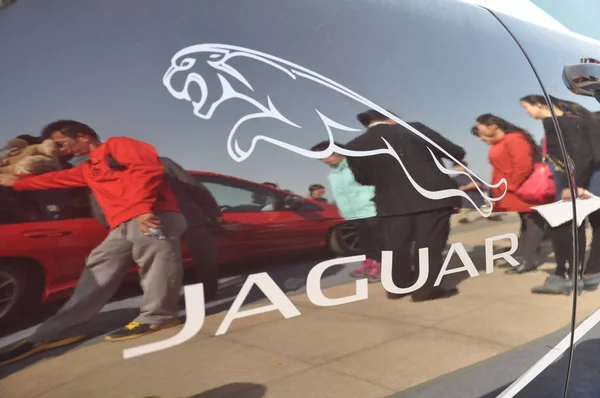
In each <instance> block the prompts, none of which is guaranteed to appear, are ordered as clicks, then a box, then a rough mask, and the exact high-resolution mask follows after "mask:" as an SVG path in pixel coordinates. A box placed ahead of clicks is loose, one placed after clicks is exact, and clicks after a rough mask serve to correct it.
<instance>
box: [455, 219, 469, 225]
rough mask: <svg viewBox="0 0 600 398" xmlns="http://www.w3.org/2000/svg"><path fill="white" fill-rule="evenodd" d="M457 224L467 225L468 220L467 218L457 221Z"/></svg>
mask: <svg viewBox="0 0 600 398" xmlns="http://www.w3.org/2000/svg"><path fill="white" fill-rule="evenodd" d="M458 223H459V224H468V223H469V219H468V218H461V219H460V220H458Z"/></svg>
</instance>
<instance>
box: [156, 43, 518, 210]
mask: <svg viewBox="0 0 600 398" xmlns="http://www.w3.org/2000/svg"><path fill="white" fill-rule="evenodd" d="M201 55H204V56H205V57H206V58H207V59H206V60H205V62H206V64H208V65H209V66H210V67H211V68H213V69H215V70H216V72H214V71H211V72H213V73H216V74H217V77H218V79H219V82H220V84H221V89H222V94H221V96H220V97H218V98H217V99H216V100H215V101H214V102H209V101H208V99H209V98H210V96H211V95H214V94H212V93H211V92H209V87H208V84H207V81H206V79H205V78H204V77H203V76H202V75H201V74H199V73H196V72H190V73H189V74H188V75H187V76H186V79H185V84H184V85H183V88H182V89H181V90H180V91H178V90H176V89H175V88H173V84H172V79H173V77H174V76H175V75H176V74H178V73H180V72H189V71H190V70H191V69H192V68H193V67H194V66H196V62H197V58H192V57H200V56H201ZM238 57H240V58H247V59H252V60H255V61H259V62H261V63H263V64H266V65H269V66H272V67H274V68H276V69H277V70H279V71H281V72H283V73H285V74H287V75H288V76H289V77H290V78H291V79H294V80H298V78H303V79H306V80H309V81H312V82H315V83H317V84H320V85H321V86H324V87H327V88H329V89H331V90H334V91H336V92H338V93H340V94H342V95H345V96H347V97H349V98H351V99H352V100H354V101H357V102H360V103H362V104H364V105H365V106H366V107H369V108H371V109H374V110H376V111H378V112H380V113H381V114H383V115H385V116H387V117H388V118H390V119H392V120H394V121H396V122H397V123H399V124H400V125H402V126H403V127H405V128H407V129H408V130H409V131H411V132H412V133H413V134H415V135H417V136H418V137H420V138H421V139H423V140H424V141H426V142H427V143H428V144H429V145H432V146H433V147H435V148H436V149H437V150H439V151H441V152H442V153H444V154H445V155H446V156H447V157H448V159H450V160H451V161H453V162H455V163H457V164H459V165H461V166H463V167H464V169H465V171H457V170H452V169H448V168H446V167H445V166H444V165H442V164H441V163H440V161H439V160H438V159H437V157H436V156H435V155H434V154H433V152H432V150H431V148H430V147H428V148H427V149H428V150H429V152H430V154H431V157H432V159H433V161H434V162H435V164H436V166H437V167H438V169H439V171H440V172H441V173H444V174H447V175H458V174H460V175H465V176H467V177H468V178H469V179H470V180H471V181H473V182H475V180H474V177H476V178H477V179H478V180H479V181H480V182H481V183H483V184H485V185H486V186H487V187H488V188H499V187H501V186H504V193H502V194H500V195H498V196H496V197H490V196H489V195H487V194H485V193H484V192H483V191H482V190H481V188H480V187H479V186H477V191H478V192H479V194H481V195H482V196H483V198H484V199H485V201H486V202H487V203H488V204H489V205H490V206H489V207H486V208H482V207H480V206H477V205H476V204H475V202H474V201H473V199H471V198H470V197H469V196H468V195H467V194H466V193H465V192H463V191H461V190H459V189H446V190H441V191H429V190H427V189H425V188H423V187H421V186H420V185H419V184H418V183H417V182H416V181H415V180H414V179H413V178H412V176H411V174H410V171H409V170H407V169H406V166H405V165H404V163H403V162H402V159H401V158H400V156H399V155H398V153H396V151H395V150H394V149H393V148H392V146H391V145H390V144H389V143H388V142H387V141H386V140H385V139H384V138H382V139H383V141H384V143H385V144H386V146H387V149H379V150H371V151H365V152H361V151H351V150H348V149H345V148H340V147H338V146H337V145H336V144H335V140H334V138H333V132H332V129H337V130H341V131H354V132H358V131H360V130H358V129H355V128H352V127H348V126H345V125H343V124H341V123H338V122H336V121H334V120H332V119H330V118H329V117H327V116H325V115H323V114H322V113H321V112H319V110H318V109H315V112H316V113H317V114H318V115H319V117H320V118H321V121H322V123H323V125H324V127H325V129H326V131H327V137H328V139H329V142H330V145H329V148H327V149H326V150H323V151H311V150H307V149H304V148H301V147H299V146H296V145H293V144H289V143H287V142H284V141H281V140H277V139H274V138H272V137H268V136H264V135H257V136H255V137H254V138H253V139H252V143H251V145H250V148H249V149H247V150H243V149H242V148H240V146H239V143H238V140H237V139H236V132H237V130H238V128H239V127H241V125H242V124H243V123H244V122H247V121H249V120H254V119H262V118H272V119H276V120H279V121H280V122H283V123H286V124H288V125H290V126H293V127H296V128H302V127H301V126H300V125H298V124H296V123H294V122H293V121H290V120H289V119H288V118H287V117H286V116H285V115H283V114H282V113H281V112H280V111H279V110H278V109H277V108H276V107H275V105H274V104H273V103H272V102H271V98H270V97H269V96H267V98H266V102H267V104H266V105H265V104H263V103H262V102H261V101H259V100H257V99H255V98H253V97H251V96H250V95H249V94H244V93H240V92H239V91H237V90H236V89H234V88H233V85H234V83H233V82H230V81H229V80H227V79H226V77H225V76H224V74H225V75H227V76H229V77H231V78H232V79H233V80H235V81H238V82H240V83H242V84H243V85H244V86H245V87H246V89H247V90H249V91H250V92H252V91H254V89H253V87H252V85H251V84H250V83H249V82H248V80H247V79H246V78H245V76H244V74H243V73H241V72H240V71H238V70H237V69H235V68H234V67H233V66H231V65H230V64H228V63H227V62H228V61H231V60H234V59H235V58H238ZM163 84H164V86H165V87H166V88H167V90H168V91H169V93H170V94H171V95H172V96H173V97H175V98H176V99H180V100H185V101H188V102H191V104H192V107H193V109H194V115H195V116H198V117H199V118H201V119H210V118H212V117H213V115H214V114H215V112H216V111H217V108H218V107H219V106H220V105H221V104H223V103H224V102H226V101H228V100H232V99H239V100H243V101H246V102H248V103H250V104H252V105H253V106H254V107H256V108H257V109H258V110H259V112H257V113H252V114H249V115H246V116H244V117H242V118H241V119H239V120H238V121H237V122H236V123H235V124H234V126H233V127H232V128H231V131H230V132H229V135H228V138H227V152H228V154H229V156H230V157H231V158H232V159H233V160H235V161H237V162H241V161H244V160H245V159H247V158H248V157H249V156H250V155H251V154H252V152H253V151H254V148H255V147H256V144H257V143H258V142H259V141H265V142H269V143H271V144H273V145H276V146H279V147H281V148H284V149H287V150H288V151H291V152H294V153H297V154H298V155H301V156H305V157H307V158H312V159H322V158H325V157H328V156H330V155H331V154H333V153H339V154H341V155H345V156H355V157H364V156H374V155H381V154H387V155H390V156H392V157H394V158H395V159H396V160H397V161H398V163H399V164H400V166H401V167H402V169H403V170H404V172H405V173H406V175H407V177H408V179H409V182H410V183H411V184H412V186H413V187H414V188H415V189H416V190H417V192H419V193H420V194H421V195H423V196H424V197H426V198H428V199H432V200H441V199H446V198H451V197H462V198H465V199H466V200H468V201H469V202H471V203H472V204H473V206H474V208H475V209H476V210H477V211H478V212H479V213H480V214H481V215H482V216H483V217H489V216H490V215H491V214H492V212H493V202H497V201H499V200H501V199H502V198H503V197H504V195H505V194H506V192H507V189H508V186H507V183H506V180H505V179H501V180H500V181H499V182H498V183H496V184H493V185H491V184H489V183H487V182H486V181H485V180H484V179H482V178H481V177H478V176H477V174H475V173H473V172H472V171H471V170H469V168H468V167H467V166H465V165H463V164H462V163H461V162H460V161H459V160H458V159H456V158H454V157H453V156H452V155H450V154H449V153H448V152H447V151H446V150H445V149H444V148H442V147H441V146H439V145H437V144H436V143H435V142H433V141H432V140H431V139H430V138H429V137H427V136H425V135H424V134H422V133H421V132H420V131H419V130H417V129H415V128H414V127H412V126H411V125H409V124H407V123H406V122H404V121H403V120H402V119H400V118H398V117H397V116H396V115H394V114H393V113H391V112H389V111H388V110H386V109H383V108H382V107H380V106H379V105H377V104H375V103H373V102H372V101H369V100H368V99H366V98H364V97H362V96H361V95H359V94H357V93H355V92H354V91H352V90H350V89H349V88H347V87H345V86H343V85H341V84H339V83H337V82H335V81H334V80H331V79H329V78H327V77H325V76H322V75H320V74H318V73H316V72H314V71H312V70H310V69H307V68H304V67H302V66H300V65H297V64H294V63H292V62H290V61H287V60H284V59H282V58H278V57H275V56H273V55H270V54H265V53H262V52H259V51H256V50H252V49H248V48H244V47H237V46H231V45H225V44H212V43H211V44H208V43H207V44H198V45H194V46H190V47H186V48H184V49H182V50H180V51H178V52H177V53H176V54H175V55H174V56H173V58H172V60H171V66H170V67H169V69H168V70H167V72H166V73H165V75H164V76H163ZM192 84H196V85H197V86H198V87H199V88H200V91H201V94H200V95H201V97H200V99H199V100H197V101H194V100H193V99H192V97H191V95H190V93H189V88H190V85H192ZM291 94H292V95H293V93H291Z"/></svg>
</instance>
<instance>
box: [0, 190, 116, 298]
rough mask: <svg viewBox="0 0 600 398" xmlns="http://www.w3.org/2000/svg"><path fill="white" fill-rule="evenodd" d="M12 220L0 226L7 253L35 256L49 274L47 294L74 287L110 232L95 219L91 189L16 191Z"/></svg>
mask: <svg viewBox="0 0 600 398" xmlns="http://www.w3.org/2000/svg"><path fill="white" fill-rule="evenodd" d="M14 200H15V203H14V207H12V208H13V209H15V213H14V217H13V219H7V220H8V221H11V220H12V221H14V222H6V223H4V225H2V226H0V252H2V254H3V256H7V257H16V258H32V259H35V260H36V261H37V262H38V263H40V264H41V265H42V266H43V267H44V269H45V273H46V288H47V292H48V293H50V294H51V293H52V292H54V291H59V290H63V289H65V288H66V289H67V290H68V288H69V287H72V286H74V285H75V284H76V283H77V280H78V279H79V276H80V274H81V271H82V269H83V267H84V265H85V259H86V257H87V255H88V254H89V253H90V252H91V251H92V250H93V249H94V247H96V246H97V245H98V244H99V243H100V242H101V241H102V240H103V239H104V237H105V236H106V229H105V228H104V227H103V226H102V225H101V224H100V223H99V222H97V221H96V220H95V219H94V218H92V216H91V214H90V209H89V206H88V204H87V192H86V191H85V190H82V189H63V190H50V191H39V192H23V193H19V194H15V196H14Z"/></svg>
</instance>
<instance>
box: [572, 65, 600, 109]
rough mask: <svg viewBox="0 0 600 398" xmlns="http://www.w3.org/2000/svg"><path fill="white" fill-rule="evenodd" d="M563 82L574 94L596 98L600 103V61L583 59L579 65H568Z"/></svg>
mask: <svg viewBox="0 0 600 398" xmlns="http://www.w3.org/2000/svg"><path fill="white" fill-rule="evenodd" d="M563 82H564V83H565V86H567V88H568V89H569V90H571V92H572V93H574V94H577V95H583V96H586V97H594V98H596V100H597V101H598V102H600V61H598V60H595V59H593V58H582V59H581V60H580V63H578V64H566V65H565V66H564V68H563Z"/></svg>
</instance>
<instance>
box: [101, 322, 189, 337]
mask: <svg viewBox="0 0 600 398" xmlns="http://www.w3.org/2000/svg"><path fill="white" fill-rule="evenodd" d="M177 325H181V319H179V318H176V319H173V320H172V321H168V322H165V323H161V324H160V325H152V324H150V323H144V322H137V321H133V322H129V324H127V325H125V326H124V327H122V328H121V329H117V330H115V331H114V332H111V333H109V334H107V335H106V337H105V338H104V339H105V340H106V341H123V340H129V339H135V338H138V337H141V336H145V335H147V334H150V333H154V332H157V331H159V330H162V329H167V328H171V327H173V326H177Z"/></svg>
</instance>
